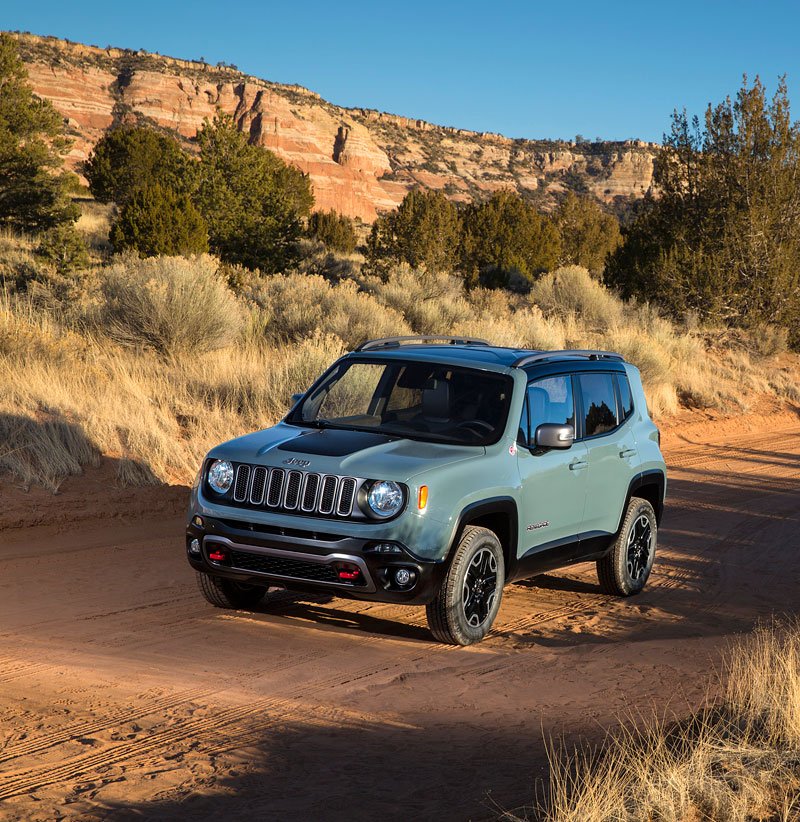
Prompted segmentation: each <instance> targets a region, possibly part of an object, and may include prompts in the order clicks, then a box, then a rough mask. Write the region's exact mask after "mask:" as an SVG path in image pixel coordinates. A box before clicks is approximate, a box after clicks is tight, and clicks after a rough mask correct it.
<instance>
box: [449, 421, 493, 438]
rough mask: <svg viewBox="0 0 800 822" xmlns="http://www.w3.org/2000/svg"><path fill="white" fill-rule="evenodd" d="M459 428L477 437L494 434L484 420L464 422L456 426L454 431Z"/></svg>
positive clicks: (490, 426) (491, 426)
mask: <svg viewBox="0 0 800 822" xmlns="http://www.w3.org/2000/svg"><path fill="white" fill-rule="evenodd" d="M459 428H466V429H468V430H469V431H472V432H474V433H475V434H477V435H478V436H481V435H483V434H493V433H494V426H493V425H491V424H490V423H488V422H486V420H465V421H464V422H460V423H459V424H458V425H457V426H456V429H459Z"/></svg>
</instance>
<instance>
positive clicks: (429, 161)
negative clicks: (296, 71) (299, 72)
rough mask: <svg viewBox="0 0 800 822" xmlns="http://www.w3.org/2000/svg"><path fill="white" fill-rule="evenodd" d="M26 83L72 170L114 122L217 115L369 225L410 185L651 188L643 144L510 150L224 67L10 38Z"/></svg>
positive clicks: (529, 190) (189, 128)
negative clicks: (57, 128)
mask: <svg viewBox="0 0 800 822" xmlns="http://www.w3.org/2000/svg"><path fill="white" fill-rule="evenodd" d="M17 37H18V39H19V43H20V51H21V54H22V57H23V59H24V61H25V63H26V66H27V69H28V73H29V76H30V80H31V83H32V85H33V87H34V89H35V91H36V93H37V94H39V95H40V96H42V97H45V98H47V99H49V100H51V101H52V103H53V105H54V106H55V107H56V108H57V109H58V111H60V112H61V113H62V114H63V115H64V117H65V118H66V120H67V123H68V128H69V132H70V134H71V136H72V137H73V139H74V143H73V146H72V150H71V152H70V154H69V157H68V162H69V163H70V165H71V166H72V167H73V168H75V169H76V170H78V171H80V164H81V162H82V161H83V160H84V159H86V157H87V156H88V154H89V152H90V150H91V148H92V145H93V144H94V143H95V141H96V140H98V139H99V137H100V136H101V135H102V134H103V132H104V131H105V130H106V129H108V128H110V127H111V126H113V125H114V124H115V123H117V122H137V121H138V122H143V123H148V124H151V125H154V126H156V127H160V128H164V129H170V130H174V131H175V132H177V133H178V134H180V135H181V136H182V137H183V138H184V139H185V140H186V141H187V142H189V141H191V139H192V138H193V137H194V136H195V134H196V133H197V130H198V128H199V127H200V126H201V124H202V122H203V120H204V118H206V117H209V118H210V117H213V116H214V113H215V111H216V110H218V109H221V110H222V111H224V112H227V113H229V114H231V115H232V116H233V117H234V118H235V120H236V122H237V124H238V126H239V128H240V129H242V130H243V131H246V132H247V133H248V134H249V136H250V139H251V140H252V141H253V142H254V143H257V144H259V145H263V146H266V147H267V148H269V149H271V150H273V151H275V152H276V153H277V154H279V155H280V156H281V157H283V158H284V159H285V160H287V161H288V162H291V163H294V164H295V165H297V166H298V167H299V168H301V169H302V170H303V171H304V172H306V173H308V174H309V175H310V178H311V181H312V184H313V187H314V197H315V200H316V207H317V208H320V209H329V208H333V209H336V210H337V211H340V212H342V213H344V214H348V215H350V216H352V217H359V218H361V219H362V220H365V221H371V220H373V219H374V218H375V216H376V214H377V213H379V212H382V211H385V210H388V209H391V208H394V207H395V206H396V205H397V204H398V203H399V202H400V201H401V200H402V198H403V196H404V195H405V193H406V192H407V191H408V190H409V189H411V188H413V187H415V186H424V187H428V188H436V189H442V190H443V191H444V192H445V193H446V194H447V195H448V196H449V197H451V198H452V199H454V200H469V199H472V198H474V197H481V196H486V195H487V194H489V193H490V192H492V191H495V190H497V189H501V188H509V187H511V188H515V189H517V190H518V191H520V192H521V193H523V194H526V195H527V196H530V197H534V198H536V199H539V200H541V201H542V203H543V204H544V205H545V206H547V205H548V204H551V203H552V202H553V201H554V197H555V196H556V195H557V194H558V192H560V191H563V190H564V189H565V188H573V189H576V190H579V191H587V192H590V193H592V194H594V195H595V196H597V197H598V198H599V199H601V200H603V201H606V202H611V201H612V200H614V198H616V197H622V198H627V197H631V196H633V197H638V196H641V195H643V194H644V193H645V191H647V189H648V188H649V187H650V184H651V181H652V173H653V156H654V153H655V146H653V145H652V144H645V143H638V142H626V143H593V144H581V145H575V144H572V143H565V142H556V141H531V140H512V139H510V138H508V137H503V136H501V135H498V134H486V133H478V132H473V131H465V130H463V129H454V128H447V127H443V126H435V125H431V124H430V123H426V122H423V121H421V120H411V119H408V118H405V117H398V116H395V115H390V114H383V113H380V112H376V111H371V110H365V109H346V108H341V107H338V106H334V105H332V104H330V103H328V102H326V101H325V100H323V99H321V98H320V97H319V95H317V94H315V93H313V92H311V91H308V90H307V89H304V88H301V87H299V86H286V85H280V84H277V83H271V82H268V81H265V80H261V79H259V78H257V77H251V76H248V75H245V74H243V73H241V72H239V71H238V70H236V69H234V68H232V67H224V66H222V67H218V66H209V65H207V64H205V63H199V62H192V61H188V60H177V59H174V58H170V57H163V56H161V55H157V54H148V53H145V52H134V51H128V50H122V49H113V48H108V49H100V48H96V47H94V46H85V45H81V44H77V43H70V42H67V41H64V40H57V39H55V38H49V37H48V38H45V37H37V36H34V35H28V34H19V35H17Z"/></svg>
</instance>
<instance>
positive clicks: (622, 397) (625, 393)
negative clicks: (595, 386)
mask: <svg viewBox="0 0 800 822" xmlns="http://www.w3.org/2000/svg"><path fill="white" fill-rule="evenodd" d="M615 379H616V381H617V388H618V389H619V413H620V417H621V420H620V422H624V421H625V420H627V419H628V417H630V416H631V414H633V394H632V393H631V384H630V382H628V375H627V374H617V375H616V377H615Z"/></svg>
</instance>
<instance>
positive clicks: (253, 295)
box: [241, 274, 411, 347]
mask: <svg viewBox="0 0 800 822" xmlns="http://www.w3.org/2000/svg"><path fill="white" fill-rule="evenodd" d="M241 295H242V297H243V298H244V299H245V300H247V301H249V302H250V303H251V304H252V305H253V306H255V307H256V308H257V311H256V313H255V314H254V315H253V317H252V326H251V333H252V334H254V335H255V336H256V337H259V336H260V337H261V338H262V339H264V340H266V341H268V342H270V343H272V344H273V345H277V344H281V343H289V342H296V341H298V340H303V339H309V338H311V337H313V336H314V335H315V334H328V335H334V336H336V337H338V338H339V339H340V340H342V341H343V342H344V343H346V344H347V345H348V346H350V347H355V346H356V345H358V344H359V343H361V342H363V341H364V340H367V339H369V338H370V337H386V336H390V335H392V334H410V333H411V329H410V327H409V326H408V324H407V323H406V321H405V319H404V318H403V315H402V314H400V313H399V312H398V311H396V310H395V309H393V308H392V307H390V306H382V305H380V304H379V303H378V302H376V301H375V300H373V299H371V298H370V296H369V295H368V294H365V293H364V292H362V291H359V289H358V286H357V285H356V283H355V282H354V281H353V280H343V281H342V282H341V283H339V284H338V285H334V284H332V283H330V282H329V281H328V280H326V279H324V278H323V277H320V276H319V275H316V274H287V275H285V276H283V275H276V276H273V277H253V278H251V279H250V280H249V281H247V282H245V283H244V284H243V285H242V288H241Z"/></svg>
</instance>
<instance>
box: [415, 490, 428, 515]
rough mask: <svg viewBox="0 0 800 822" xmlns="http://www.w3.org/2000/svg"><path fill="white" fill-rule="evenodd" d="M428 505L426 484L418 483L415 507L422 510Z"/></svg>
mask: <svg viewBox="0 0 800 822" xmlns="http://www.w3.org/2000/svg"><path fill="white" fill-rule="evenodd" d="M427 505H428V486H427V485H420V487H419V493H418V494H417V508H418V509H419V510H420V511H424V510H425V508H426V507H427Z"/></svg>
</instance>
